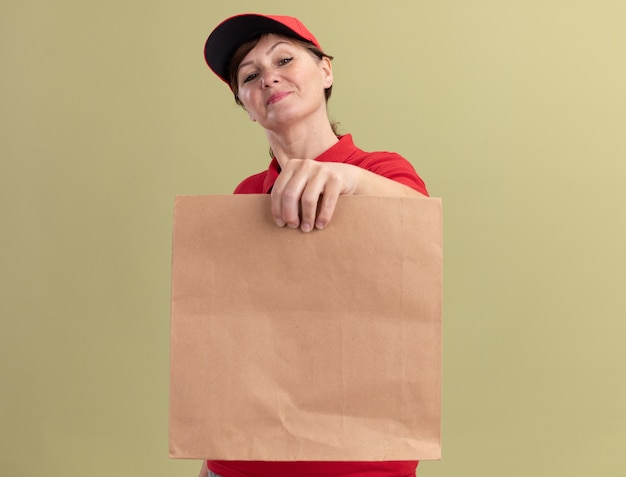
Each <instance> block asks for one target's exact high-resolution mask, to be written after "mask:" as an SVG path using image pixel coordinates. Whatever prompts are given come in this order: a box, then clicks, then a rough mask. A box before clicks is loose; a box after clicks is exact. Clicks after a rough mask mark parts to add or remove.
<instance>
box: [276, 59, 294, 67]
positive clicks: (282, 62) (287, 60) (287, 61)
mask: <svg viewBox="0 0 626 477" xmlns="http://www.w3.org/2000/svg"><path fill="white" fill-rule="evenodd" d="M291 60H293V57H287V58H283V59H282V60H280V61H279V62H278V66H284V65H286V64H287V63H289V62H290V61H291Z"/></svg>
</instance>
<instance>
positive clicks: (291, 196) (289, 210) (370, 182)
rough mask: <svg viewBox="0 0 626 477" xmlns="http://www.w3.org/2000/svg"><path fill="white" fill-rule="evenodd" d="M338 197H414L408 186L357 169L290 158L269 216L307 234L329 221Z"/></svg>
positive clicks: (276, 184) (280, 178)
mask: <svg viewBox="0 0 626 477" xmlns="http://www.w3.org/2000/svg"><path fill="white" fill-rule="evenodd" d="M340 195H380V196H406V197H411V196H413V197H417V196H420V195H422V194H420V193H419V192H417V191H416V190H414V189H411V188H410V187H408V186H406V185H404V184H401V183H399V182H396V181H394V180H391V179H388V178H386V177H383V176H381V175H378V174H375V173H373V172H370V171H368V170H366V169H363V168H361V167H358V166H354V165H351V164H343V163H338V162H316V161H312V160H306V159H291V160H289V161H288V162H287V163H286V165H285V167H283V169H282V171H281V174H280V175H279V176H278V179H277V180H276V182H275V184H274V187H273V189H272V216H273V217H274V220H275V222H276V224H277V225H278V226H280V227H283V226H285V225H287V226H288V227H290V228H297V227H300V228H301V229H302V231H304V232H309V231H310V230H312V229H313V228H317V229H323V228H324V227H326V226H327V225H328V223H329V222H330V220H331V218H332V216H333V213H334V211H335V206H336V205H337V199H338V197H339V196H340Z"/></svg>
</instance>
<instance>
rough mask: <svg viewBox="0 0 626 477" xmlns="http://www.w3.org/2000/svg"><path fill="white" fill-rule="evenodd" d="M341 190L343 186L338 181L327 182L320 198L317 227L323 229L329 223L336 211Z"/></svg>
mask: <svg viewBox="0 0 626 477" xmlns="http://www.w3.org/2000/svg"><path fill="white" fill-rule="evenodd" d="M341 192H342V187H341V184H340V183H339V182H338V181H329V182H327V183H326V187H325V188H324V192H323V195H322V196H321V197H320V200H319V207H318V209H319V210H318V212H317V217H316V219H315V228H317V229H320V230H321V229H324V228H325V227H326V226H327V225H328V223H329V222H330V220H331V219H332V217H333V215H334V213H335V209H336V207H337V200H338V198H339V195H340V194H341Z"/></svg>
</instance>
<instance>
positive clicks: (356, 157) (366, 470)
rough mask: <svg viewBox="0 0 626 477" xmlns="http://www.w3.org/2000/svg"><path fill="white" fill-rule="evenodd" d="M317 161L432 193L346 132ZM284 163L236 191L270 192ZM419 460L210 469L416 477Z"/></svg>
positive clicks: (255, 475) (276, 475)
mask: <svg viewBox="0 0 626 477" xmlns="http://www.w3.org/2000/svg"><path fill="white" fill-rule="evenodd" d="M315 160H316V161H320V162H342V163H345V164H352V165H355V166H359V167H362V168H363V169H367V170H368V171H371V172H374V173H376V174H379V175H381V176H384V177H387V178H388V179H392V180H394V181H397V182H400V183H402V184H404V185H407V186H409V187H411V188H412V189H415V190H417V191H418V192H421V193H422V194H424V195H428V192H427V191H426V186H425V185H424V181H422V179H421V178H420V177H419V176H418V175H417V173H416V172H415V169H414V168H413V166H412V165H411V163H409V162H408V161H407V160H406V159H404V158H403V157H402V156H400V155H398V154H396V153H393V152H365V151H362V150H361V149H359V148H357V147H356V146H355V145H354V142H353V141H352V136H350V135H349V134H346V135H345V136H341V137H340V138H339V142H338V143H336V144H335V145H334V146H332V147H331V148H330V149H328V150H327V151H325V152H323V153H322V154H320V155H319V156H318V157H317V158H315ZM278 174H280V166H279V165H278V161H276V159H274V160H272V162H271V163H270V166H269V168H268V169H267V170H266V171H263V172H261V173H259V174H255V175H253V176H250V177H248V178H247V179H245V180H244V181H243V182H241V184H239V185H238V186H237V188H236V189H235V194H267V193H269V192H270V191H271V190H272V186H273V185H274V182H275V181H276V178H277V177H278ZM417 464H418V462H417V461H386V462H309V461H307V462H265V461H263V462H256V461H211V460H210V461H208V462H207V465H208V467H209V469H210V470H211V471H212V472H214V473H216V474H218V475H221V476H223V477H321V476H323V477H412V476H415V469H416V468H417Z"/></svg>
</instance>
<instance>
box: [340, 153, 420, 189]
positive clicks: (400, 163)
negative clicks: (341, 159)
mask: <svg viewBox="0 0 626 477" xmlns="http://www.w3.org/2000/svg"><path fill="white" fill-rule="evenodd" d="M347 159H348V160H347V161H346V162H348V163H350V164H353V165H355V166H359V167H362V168H363V169H367V170H368V171H370V172H374V173H376V174H378V175H381V176H383V177H386V178H388V179H392V180H394V181H396V182H400V183H401V184H404V185H406V186H408V187H411V188H412V189H415V190H416V191H418V192H420V193H422V194H424V195H428V191H427V190H426V184H424V181H423V180H422V178H421V177H420V176H419V175H418V174H417V172H416V171H415V168H414V167H413V165H412V164H411V163H410V162H409V161H408V160H407V159H405V158H404V157H403V156H401V155H400V154H398V153H396V152H390V151H374V152H366V151H363V150H361V149H358V148H356V147H355V150H354V152H353V153H352V154H351V155H350V157H348V158H347Z"/></svg>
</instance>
